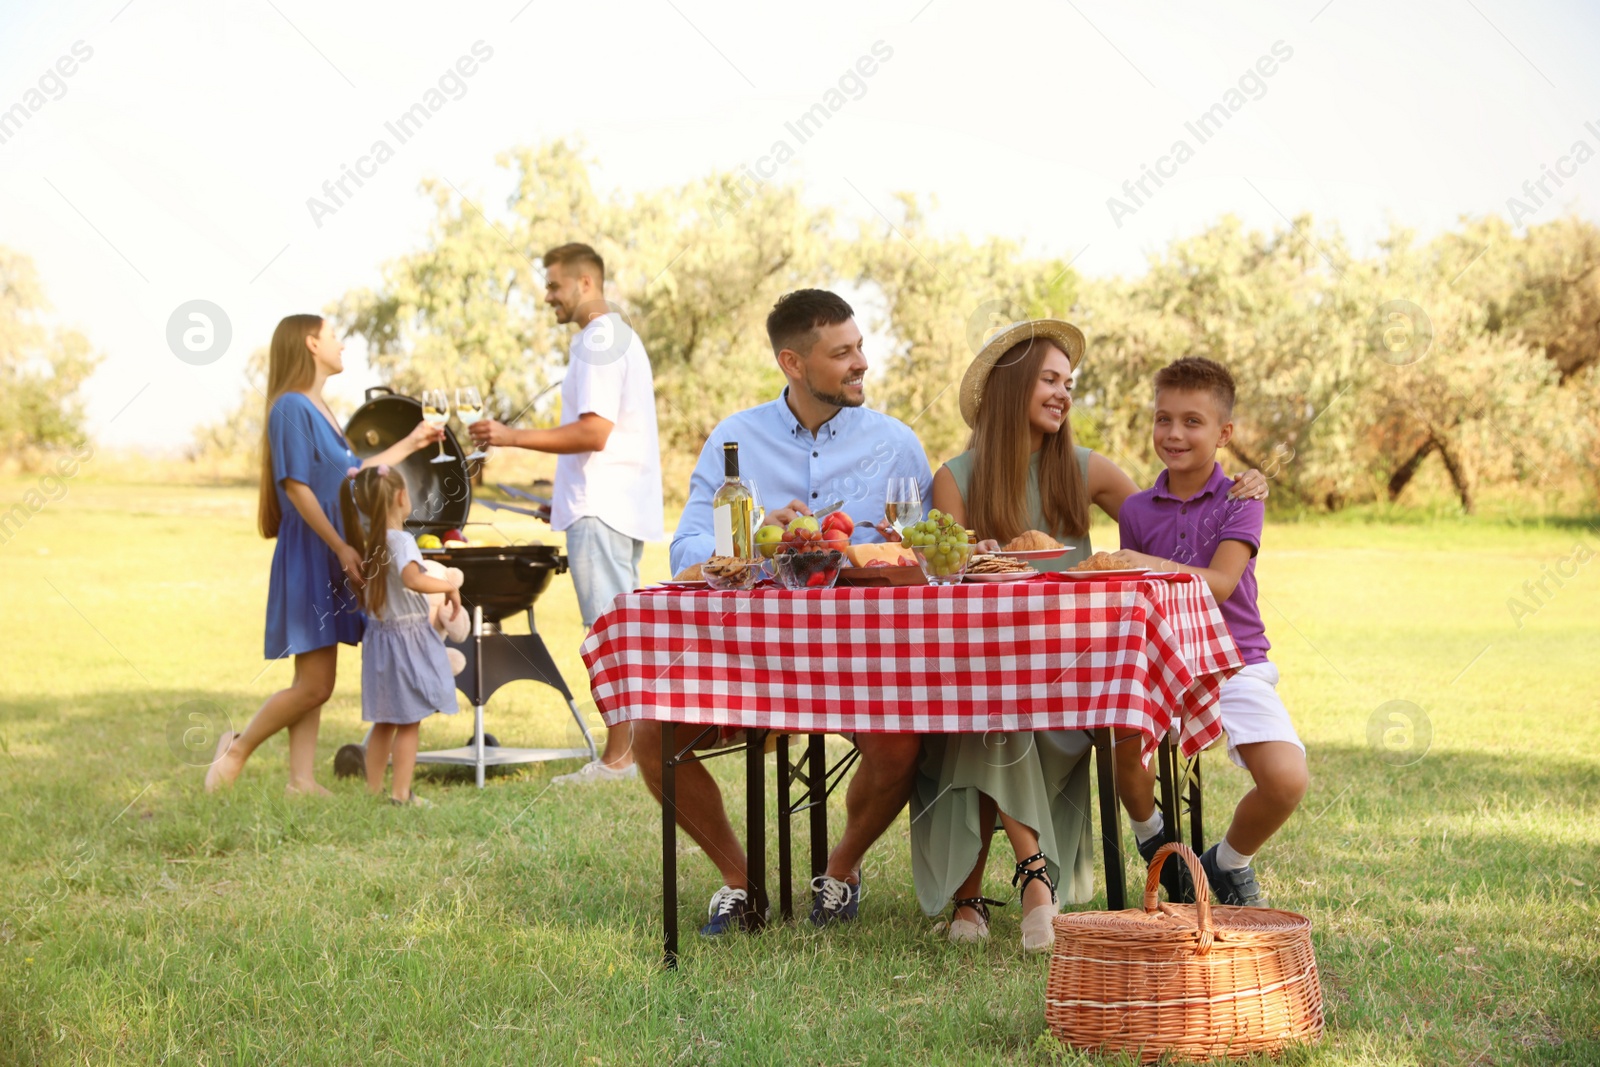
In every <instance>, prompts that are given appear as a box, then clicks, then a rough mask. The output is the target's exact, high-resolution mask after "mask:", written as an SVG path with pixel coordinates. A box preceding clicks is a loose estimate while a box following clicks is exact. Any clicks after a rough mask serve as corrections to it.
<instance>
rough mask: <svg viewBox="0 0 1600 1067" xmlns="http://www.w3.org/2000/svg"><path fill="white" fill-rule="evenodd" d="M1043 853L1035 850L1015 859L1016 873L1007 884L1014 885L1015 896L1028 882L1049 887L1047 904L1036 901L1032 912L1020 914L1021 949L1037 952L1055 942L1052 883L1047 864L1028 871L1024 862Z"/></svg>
mask: <svg viewBox="0 0 1600 1067" xmlns="http://www.w3.org/2000/svg"><path fill="white" fill-rule="evenodd" d="M1044 858H1045V855H1044V853H1043V852H1035V853H1034V854H1033V855H1031V856H1029V857H1028V858H1027V859H1025V860H1018V861H1017V873H1016V874H1014V875H1013V876H1012V878H1011V884H1012V885H1013V886H1015V887H1016V888H1017V899H1019V900H1020V899H1021V898H1022V894H1024V893H1026V892H1027V890H1028V883H1030V882H1033V881H1041V882H1043V883H1044V884H1045V887H1046V888H1047V889H1049V890H1050V903H1049V905H1044V904H1040V905H1039V906H1038V907H1036V908H1034V909H1033V910H1032V911H1025V912H1023V913H1022V949H1023V951H1024V952H1041V951H1043V950H1045V949H1047V948H1049V947H1050V946H1052V945H1054V944H1055V943H1056V928H1055V922H1054V920H1055V917H1056V910H1057V909H1056V884H1055V883H1054V882H1052V881H1051V880H1050V874H1049V870H1048V868H1049V863H1048V861H1047V862H1046V863H1045V866H1043V867H1039V868H1037V869H1035V870H1029V869H1028V865H1029V864H1032V863H1037V862H1039V861H1040V860H1042V859H1044Z"/></svg>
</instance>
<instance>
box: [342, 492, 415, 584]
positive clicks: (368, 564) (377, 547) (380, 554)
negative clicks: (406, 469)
mask: <svg viewBox="0 0 1600 1067" xmlns="http://www.w3.org/2000/svg"><path fill="white" fill-rule="evenodd" d="M405 487H406V480H405V479H404V478H402V477H401V476H400V469H399V468H398V467H385V466H378V467H365V468H363V469H362V470H360V471H358V472H357V473H356V476H355V477H354V478H346V479H345V480H344V484H342V485H340V486H339V508H340V510H341V511H342V512H343V514H344V539H345V540H346V541H347V542H349V544H350V547H351V548H354V549H355V550H356V551H357V552H359V553H361V576H362V577H363V578H365V579H366V584H365V585H364V586H362V588H361V607H362V608H363V609H364V610H365V611H366V613H367V614H368V615H382V614H383V605H384V603H385V602H387V601H388V599H389V581H388V577H387V575H385V574H384V571H385V570H387V569H388V567H389V520H390V518H391V510H390V509H391V508H393V507H394V502H395V497H396V496H397V495H398V494H399V492H400V490H402V489H404V488H405ZM403 518H404V516H402V519H403Z"/></svg>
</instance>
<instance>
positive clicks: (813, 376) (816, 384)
mask: <svg viewBox="0 0 1600 1067" xmlns="http://www.w3.org/2000/svg"><path fill="white" fill-rule="evenodd" d="M809 294H820V296H826V297H829V298H831V300H830V303H831V301H837V302H838V307H837V308H834V309H832V311H833V313H834V314H839V313H842V314H845V315H846V316H847V318H846V319H845V321H844V322H840V323H825V324H824V328H825V329H827V332H828V333H829V335H830V336H829V339H828V340H827V341H826V342H825V341H823V340H822V339H821V338H818V340H817V341H816V342H814V344H815V345H816V348H815V349H814V350H813V351H812V353H811V354H810V355H808V356H801V355H799V354H798V353H796V352H794V351H793V350H791V349H785V350H784V351H782V352H779V353H778V364H779V366H781V367H783V369H784V374H785V376H786V377H787V378H788V379H789V384H788V385H787V386H785V388H784V390H783V392H782V393H780V394H779V395H778V396H777V398H775V399H773V400H769V401H768V402H767V403H765V404H759V405H757V406H756V407H753V408H749V409H747V410H745V411H739V412H735V413H734V414H732V415H729V416H728V417H727V418H725V419H723V420H722V421H721V422H720V423H718V424H717V428H716V429H714V430H712V431H711V436H710V437H708V438H706V443H705V447H704V448H702V449H701V450H700V461H699V462H698V463H696V464H695V468H694V475H693V476H692V477H691V478H690V479H689V502H688V503H687V504H685V505H684V508H683V517H682V518H681V519H680V520H679V521H678V532H677V533H676V534H675V535H674V536H673V538H672V572H673V573H674V574H676V573H677V572H679V571H681V570H683V568H685V567H687V566H689V565H690V564H692V563H703V562H705V560H707V559H708V558H710V557H711V556H712V555H713V554H714V552H713V550H714V548H715V546H716V539H715V538H714V537H713V535H712V530H711V497H712V494H714V493H715V492H716V491H717V489H718V488H719V487H720V486H721V485H722V481H723V474H722V467H723V460H722V446H723V445H724V444H725V443H727V442H729V441H737V442H738V443H739V473H740V474H741V475H742V476H743V477H744V478H745V479H746V480H747V481H753V482H754V483H755V486H756V489H757V491H759V492H760V494H761V500H762V502H763V503H764V504H766V505H767V506H768V507H771V508H772V509H773V510H772V511H771V512H770V513H769V514H768V516H767V520H766V521H767V522H768V523H787V522H788V521H789V520H790V519H792V518H794V516H795V515H806V514H810V513H811V512H812V511H813V510H817V509H821V508H825V507H828V506H829V505H831V504H833V503H835V502H836V501H840V500H842V501H844V507H843V508H841V509H840V510H842V511H843V512H844V513H845V514H846V515H849V516H850V518H851V519H852V520H854V522H855V527H856V529H855V534H854V536H852V537H851V540H852V541H854V542H855V543H857V544H863V543H872V542H877V541H882V540H883V534H882V531H881V528H880V527H879V525H878V524H879V523H881V522H882V521H883V505H884V490H885V488H886V483H887V482H888V480H889V479H890V478H893V477H914V478H916V479H917V482H918V488H919V489H920V490H921V492H922V499H923V500H929V499H931V495H932V492H933V479H932V477H931V476H930V475H929V474H928V456H927V453H925V452H924V451H923V450H922V442H920V441H918V440H917V435H916V434H915V433H913V432H912V431H911V427H909V426H907V425H906V424H905V423H903V422H901V421H900V420H899V419H897V418H894V417H893V416H891V415H885V414H883V413H882V412H881V411H873V410H872V409H871V408H868V407H863V406H862V403H863V400H864V399H865V394H864V391H863V389H862V376H863V375H864V374H865V373H866V369H867V361H866V357H865V356H863V355H862V354H861V331H860V330H858V329H856V325H855V322H854V321H853V318H851V317H848V316H851V315H852V314H853V313H852V312H851V311H850V305H849V304H846V303H845V302H844V301H843V300H842V299H840V298H839V297H837V296H834V295H833V294H832V293H823V292H822V291H821V290H818V289H802V290H800V291H798V292H794V293H790V294H788V295H787V296H785V297H784V298H783V300H782V301H779V305H778V306H779V307H780V308H781V307H783V306H784V301H792V300H799V299H808V300H809V299H819V298H818V297H811V296H810V295H809ZM813 332H819V333H820V332H821V331H813ZM835 334H837V336H834V335H835ZM776 343H777V342H774V344H776ZM830 346H831V347H830ZM781 501H788V504H787V505H786V506H784V507H777V506H776V505H777V504H778V503H779V502H781Z"/></svg>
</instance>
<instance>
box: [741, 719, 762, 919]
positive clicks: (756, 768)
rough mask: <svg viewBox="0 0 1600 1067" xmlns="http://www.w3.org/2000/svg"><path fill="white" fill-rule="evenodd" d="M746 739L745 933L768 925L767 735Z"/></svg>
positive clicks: (751, 734)
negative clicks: (748, 900)
mask: <svg viewBox="0 0 1600 1067" xmlns="http://www.w3.org/2000/svg"><path fill="white" fill-rule="evenodd" d="M745 739H746V740H745V750H744V761H745V762H744V767H745V835H746V837H747V840H746V842H745V850H744V855H745V867H744V872H745V892H747V893H748V894H750V911H749V912H747V913H746V916H745V929H747V930H759V929H761V927H762V926H764V925H766V921H767V753H766V747H767V745H766V741H767V732H766V731H765V730H746V731H745Z"/></svg>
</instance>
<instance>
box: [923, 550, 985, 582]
mask: <svg viewBox="0 0 1600 1067" xmlns="http://www.w3.org/2000/svg"><path fill="white" fill-rule="evenodd" d="M911 551H913V552H915V553H916V554H917V563H918V564H919V565H921V567H922V573H923V574H924V575H926V576H927V579H928V584H929V585H954V584H956V583H957V582H959V581H960V580H961V579H962V578H963V577H964V576H965V575H966V573H967V564H968V563H969V562H970V561H971V560H972V548H971V546H969V545H959V546H958V547H956V548H955V549H954V550H953V552H951V553H942V552H940V551H939V550H938V549H936V548H933V547H928V548H924V547H922V546H920V545H918V546H914V547H913V548H912V549H911Z"/></svg>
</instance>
